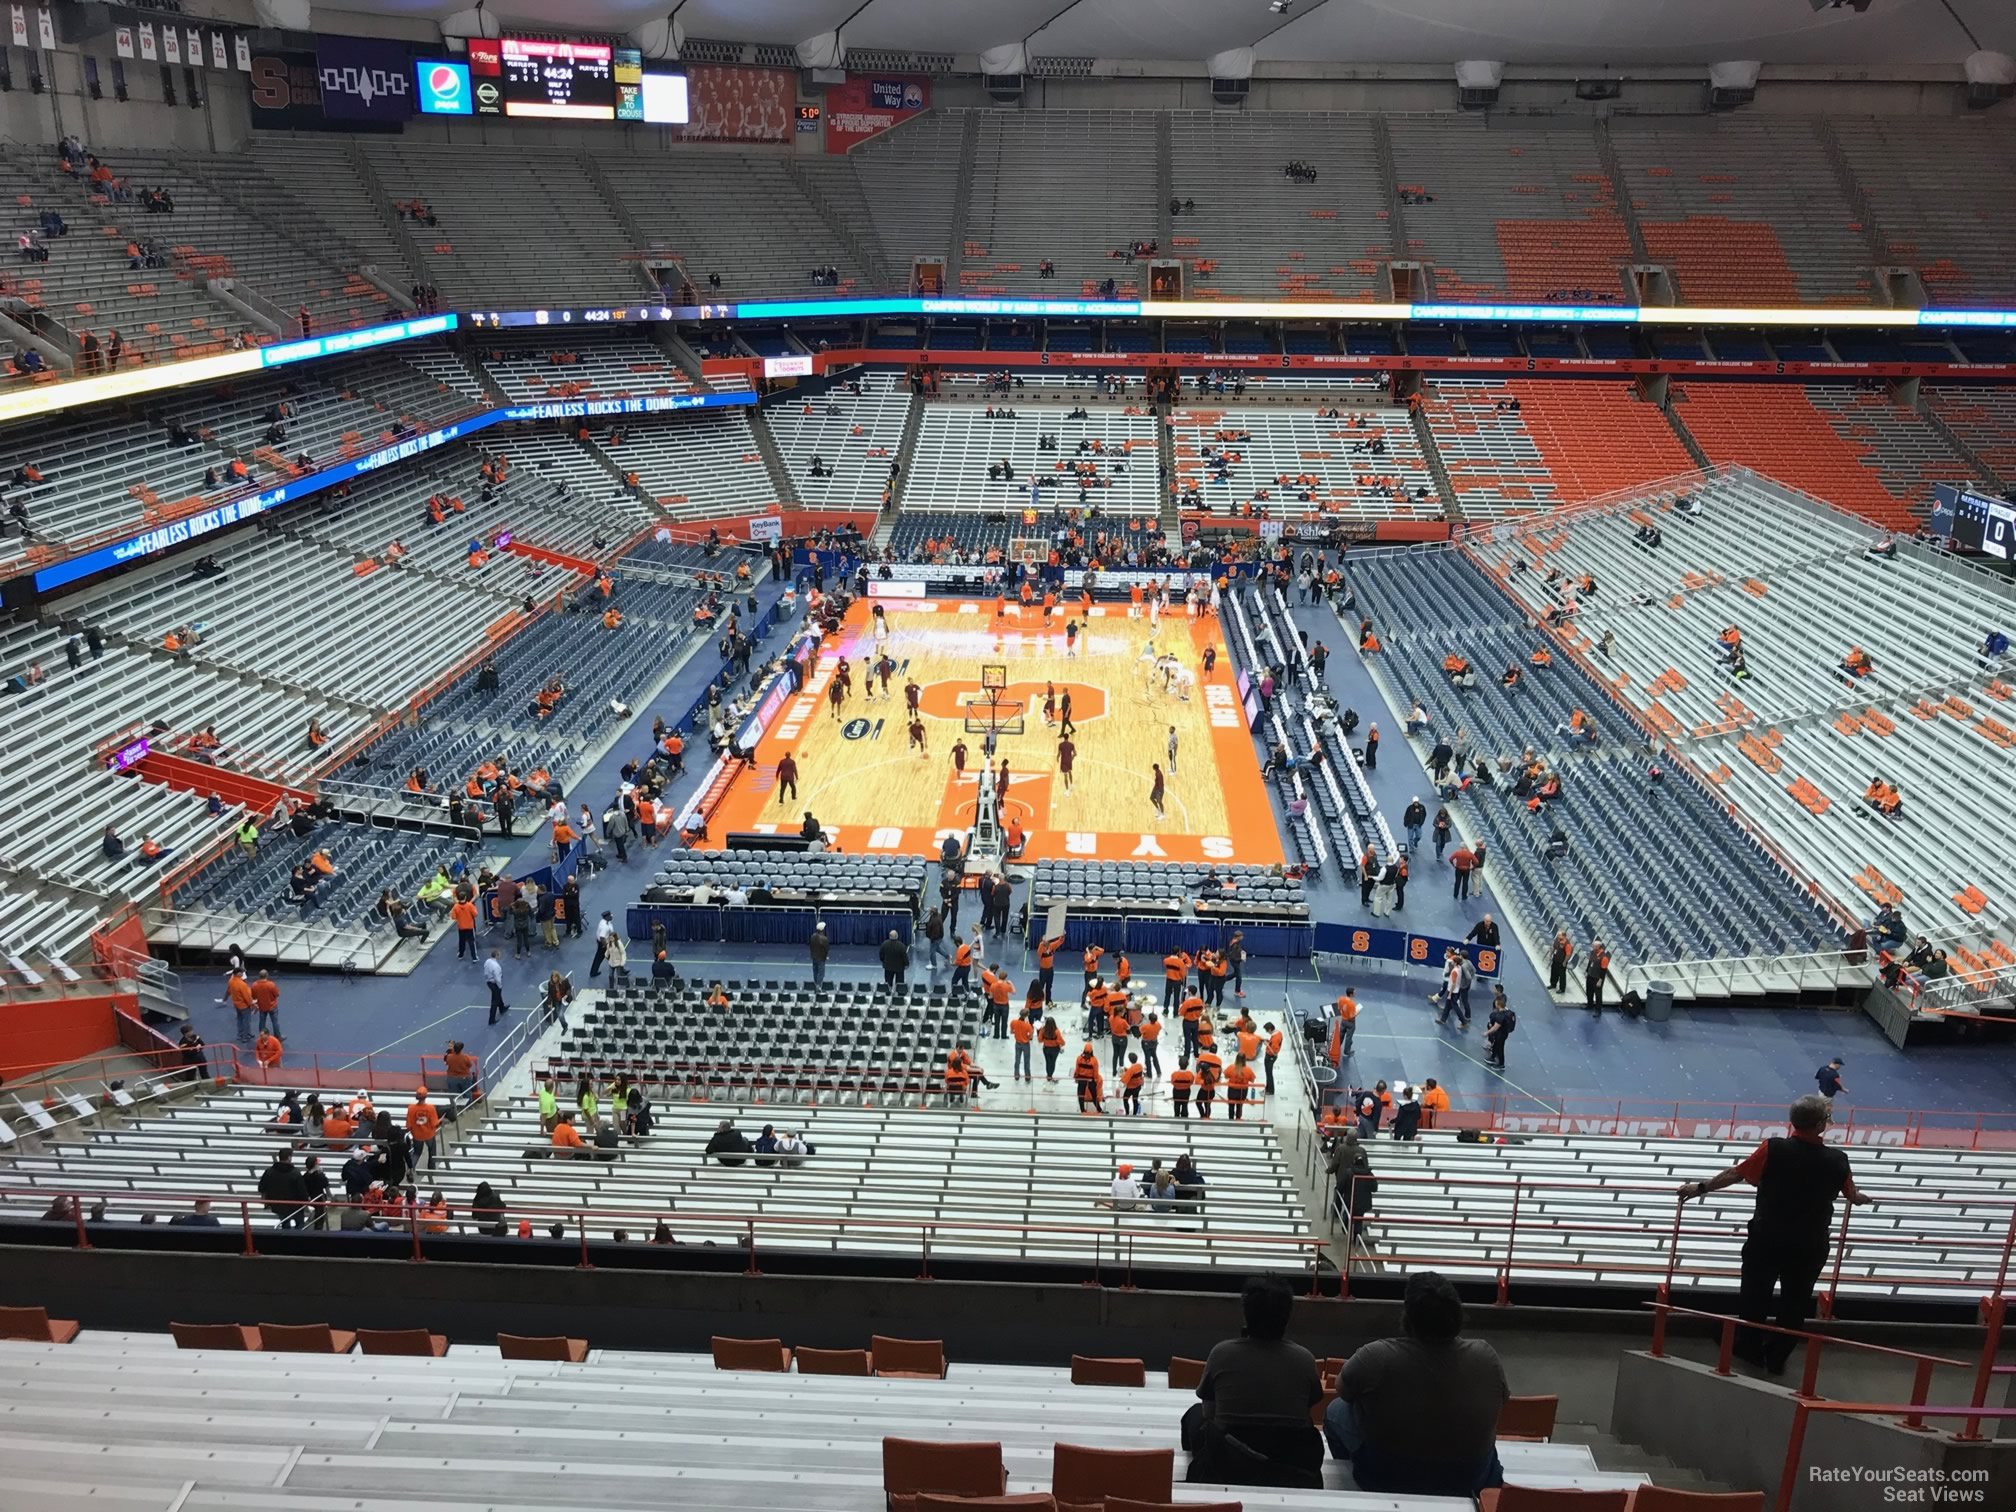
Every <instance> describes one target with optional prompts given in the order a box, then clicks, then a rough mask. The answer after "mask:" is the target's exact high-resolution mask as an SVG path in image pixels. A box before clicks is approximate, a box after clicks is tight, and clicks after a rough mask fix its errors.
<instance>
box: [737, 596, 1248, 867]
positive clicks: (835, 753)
mask: <svg viewBox="0 0 2016 1512" xmlns="http://www.w3.org/2000/svg"><path fill="white" fill-rule="evenodd" d="M873 602H874V603H875V604H879V605H880V606H881V607H882V610H883V613H884V616H885V620H884V623H885V625H886V636H885V637H884V638H883V640H882V643H881V646H880V648H879V650H878V645H877V635H876V630H875V626H874V623H873V618H872V609H871V605H870V604H869V603H857V604H855V605H853V606H852V607H851V608H850V609H849V610H848V614H847V618H846V620H845V622H844V624H843V626H842V628H841V632H840V635H839V637H838V639H837V642H836V643H834V644H830V645H828V646H827V647H826V648H825V650H824V651H823V652H822V653H821V655H820V658H819V662H818V665H817V667H816V668H815V669H814V670H813V673H812V675H811V677H810V678H809V679H808V680H807V682H806V685H805V687H804V688H803V689H802V690H801V692H800V694H799V696H798V697H796V698H794V699H792V700H791V701H790V702H789V703H787V704H786V705H785V706H784V708H783V709H782V710H781V711H780V712H779V714H778V716H777V718H776V719H775V720H774V721H773V723H772V725H771V727H770V730H769V731H768V732H767V733H766V734H765V736H764V738H763V740H762V741H761V742H760V743H759V745H758V746H757V749H756V765H755V768H754V769H753V770H752V771H750V772H748V773H746V774H745V775H744V776H743V777H742V778H741V779H740V780H739V781H738V782H737V784H736V786H735V788H734V789H733V790H732V791H731V792H730V793H729V794H728V796H727V798H726V799H725V800H724V802H723V804H722V807H721V809H720V810H719V812H718V813H717V814H716V816H715V819H714V823H713V825H712V826H711V828H712V832H713V834H714V836H715V839H716V841H717V842H718V840H719V839H720V838H721V837H722V836H725V835H727V834H729V833H731V832H733V831H738V830H758V831H769V830H788V831H795V830H796V829H797V828H798V827H799V825H800V824H802V823H803V822H804V816H805V812H806V811H807V810H810V811H811V812H812V813H813V814H814V815H816V816H817V817H818V819H819V821H820V823H821V824H823V825H824V826H825V827H826V832H827V836H828V838H829V840H830V841H832V842H833V843H835V844H837V845H838V846H839V847H840V848H841V849H843V850H848V851H886V852H918V853H935V852H936V851H937V849H938V846H939V844H940V840H941V837H942V836H943V835H944V834H945V833H947V832H948V831H958V832H961V833H964V831H966V830H967V829H968V828H969V827H970V826H971V825H972V823H973V813H974V803H975V800H976V798H977V789H978V772H979V768H980V765H981V763H982V762H983V761H985V760H987V756H986V754H985V752H986V750H987V748H988V745H989V743H990V741H991V742H992V744H993V746H994V748H995V754H994V758H993V759H994V762H995V764H996V766H997V767H998V765H999V763H1000V762H1001V761H1003V760H1005V761H1006V762H1007V764H1008V785H1007V790H1006V793H1005V801H1004V806H1003V809H1002V822H1003V823H1004V824H1009V823H1012V822H1013V821H1014V820H1017V819H1019V820H1020V821H1021V823H1022V826H1023V828H1024V829H1025V830H1026V831H1027V832H1028V837H1029V838H1028V845H1027V847H1026V849H1025V850H1024V852H1023V854H1024V856H1025V857H1027V858H1042V857H1054V858H1060V859H1061V858H1065V857H1070V858H1076V859H1080V860H1106V861H1120V860H1126V859H1129V858H1143V859H1148V860H1158V861H1159V860H1167V861H1230V862H1239V863H1245V864H1252V865H1271V864H1275V863H1278V862H1280V861H1281V859H1282V854H1281V842H1280V837H1279V831H1278V829H1277V827H1276V825H1275V822H1274V816H1273V813H1272V810H1271V808H1270V807H1269V804H1268V802H1267V794H1266V790H1265V787H1264V785H1263V783H1262V780H1261V776H1260V763H1259V759H1258V757H1257V756H1256V754H1255V752H1254V746H1253V741H1252V738H1251V736H1250V735H1249V734H1248V733H1247V729H1246V722H1245V716H1244V714H1243V713H1242V712H1241V710H1240V707H1239V696H1238V689H1237V687H1236V684H1235V681H1234V673H1233V671H1232V669H1231V668H1230V667H1229V666H1228V665H1227V663H1226V659H1225V648H1224V645H1223V644H1222V642H1221V641H1220V639H1219V626H1218V622H1217V621H1216V620H1215V619H1211V618H1203V619H1196V620H1192V619H1189V618H1187V617H1186V616H1185V615H1184V614H1182V613H1180V612H1179V613H1171V614H1165V615H1164V616H1163V617H1162V620H1161V624H1160V626H1159V627H1154V626H1151V625H1150V622H1149V620H1148V618H1147V616H1146V612H1145V611H1144V612H1143V615H1142V617H1141V618H1139V619H1132V618H1129V615H1128V611H1127V607H1126V606H1125V605H1120V604H1115V605H1097V606H1095V607H1094V608H1093V609H1092V611H1091V615H1090V618H1089V619H1088V620H1087V621H1086V622H1085V623H1084V625H1083V628H1082V629H1081V631H1080V634H1079V636H1078V643H1077V647H1076V655H1067V654H1066V649H1067V648H1066V636H1065V630H1064V627H1065V623H1066V621H1067V620H1068V619H1070V618H1073V617H1075V616H1076V615H1077V614H1078V613H1080V612H1082V611H1081V610H1079V608H1078V607H1077V606H1076V605H1075V604H1074V605H1073V606H1072V608H1071V611H1070V612H1069V613H1067V612H1066V610H1065V608H1064V607H1063V606H1061V605H1060V606H1059V607H1058V608H1057V610H1056V611H1055V612H1054V614H1053V615H1052V617H1051V620H1050V623H1049V625H1048V626H1047V628H1046V626H1045V625H1044V623H1043V614H1042V610H1041V608H1040V607H1035V606H1030V607H1026V608H1019V609H1018V608H1017V606H1015V605H1013V604H1010V605H1009V606H1008V609H1007V613H1006V614H1005V615H1003V616H1001V617H1000V618H998V619H997V617H996V615H995V601H994V600H992V599H987V600H959V599H916V600H913V599H878V600H875V601H873ZM1151 641H1152V642H1153V648H1152V650H1151V648H1150V642H1151ZM1213 645H1216V646H1217V648H1218V656H1217V663H1216V666H1215V668H1214V669H1213V670H1212V672H1211V673H1210V674H1209V675H1207V674H1206V673H1205V671H1204V653H1205V651H1206V649H1207V648H1209V647H1211V646H1213ZM884 653H886V654H887V656H888V657H889V659H890V660H891V661H892V662H893V663H894V664H895V670H894V671H893V673H892V674H891V676H890V679H889V692H888V695H887V696H886V697H885V696H883V695H882V692H881V687H880V684H879V681H878V682H877V684H876V686H875V688H874V696H872V697H871V696H869V692H868V688H867V683H868V672H869V668H870V667H871V666H872V665H873V664H874V663H875V662H876V661H877V660H878V659H879V657H880V655H882V654H884ZM843 660H844V661H845V662H846V664H847V668H848V670H849V672H850V673H851V688H850V690H849V691H848V692H847V693H846V695H845V697H844V698H843V699H842V701H841V702H840V704H839V705H838V707H837V709H836V707H835V705H834V703H833V701H832V691H831V690H832V687H833V684H834V682H835V680H836V679H837V678H839V677H840V675H841V664H842V661H843ZM913 682H914V683H915V684H916V685H917V687H918V721H919V722H920V723H921V724H922V726H923V736H924V744H923V750H922V751H921V752H920V751H919V750H918V749H917V748H916V746H915V745H913V744H912V741H911V716H910V711H909V708H908V704H907V702H906V697H905V689H906V685H908V684H910V683H913ZM1067 691H1068V693H1069V694H1070V697H1071V720H1072V724H1073V725H1074V726H1075V729H1074V730H1073V732H1072V734H1071V737H1070V738H1071V743H1072V745H1073V746H1074V747H1075V752H1074V755H1073V758H1072V761H1071V771H1070V773H1069V774H1068V776H1067V775H1066V774H1065V773H1064V772H1063V771H1062V770H1061V767H1060V757H1059V749H1058V747H1059V729H1060V727H1061V717H1060V718H1059V721H1058V723H1054V724H1053V723H1051V722H1049V721H1048V720H1046V718H1045V703H1046V700H1047V699H1048V698H1049V697H1050V696H1051V695H1052V694H1053V693H1054V695H1055V698H1056V700H1057V710H1056V712H1057V714H1058V715H1059V716H1061V712H1062V701H1063V697H1064V695H1065V693H1066V692H1067ZM1172 725H1173V726H1174V727H1175V730H1176V741H1177V756H1176V762H1175V769H1174V770H1173V771H1171V770H1170V762H1169V760H1168V747H1169V730H1170V727H1171V726H1172ZM961 742H963V743H964V745H965V758H966V759H965V767H964V770H963V772H962V771H961V770H960V769H959V768H958V767H957V765H956V764H955V761H954V746H955V745H956V744H959V743H961ZM786 751H789V752H790V753H791V754H792V755H793V757H794V758H795V759H796V761H797V764H798V794H797V798H796V800H795V801H793V800H791V799H789V798H787V797H784V796H783V795H782V794H781V793H780V792H779V790H778V787H777V780H776V772H777V763H778V761H779V759H780V758H781V757H782V756H783V755H784V754H785V752H786ZM1156 763H1160V764H1161V766H1162V768H1163V771H1164V774H1165V784H1166V790H1165V792H1164V795H1163V801H1162V806H1163V814H1162V817H1159V818H1158V817H1157V815H1156V812H1155V807H1154V805H1153V804H1152V803H1151V802H1150V792H1151V788H1152V785H1153V781H1154V774H1153V770H1152V767H1153V765H1154V764H1156Z"/></svg>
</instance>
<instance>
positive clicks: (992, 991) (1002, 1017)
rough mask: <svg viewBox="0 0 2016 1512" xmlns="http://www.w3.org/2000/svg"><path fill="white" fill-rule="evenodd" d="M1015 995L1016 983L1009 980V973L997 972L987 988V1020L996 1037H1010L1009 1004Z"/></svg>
mask: <svg viewBox="0 0 2016 1512" xmlns="http://www.w3.org/2000/svg"><path fill="white" fill-rule="evenodd" d="M983 969H984V968H983ZM1014 996H1015V984H1014V983H1013V982H1011V981H1009V980H1008V973H1007V972H1005V971H1002V972H996V973H995V974H994V980H993V985H991V986H990V987H989V988H988V989H987V1002H988V1007H987V1021H988V1023H989V1025H990V1026H991V1027H992V1029H993V1031H994V1038H996V1039H1006V1038H1007V1037H1008V1004H1009V1002H1010V1000H1011V999H1013V997H1014Z"/></svg>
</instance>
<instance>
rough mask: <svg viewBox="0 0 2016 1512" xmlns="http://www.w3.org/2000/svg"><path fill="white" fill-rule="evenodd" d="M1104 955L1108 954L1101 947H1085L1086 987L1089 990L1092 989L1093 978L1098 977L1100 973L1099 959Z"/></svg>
mask: <svg viewBox="0 0 2016 1512" xmlns="http://www.w3.org/2000/svg"><path fill="white" fill-rule="evenodd" d="M1104 954H1106V952H1105V951H1104V950H1103V949H1102V948H1101V947H1099V946H1097V945H1087V946H1086V947H1085V957H1084V959H1085V985H1086V987H1087V988H1090V987H1091V985H1092V978H1093V977H1094V976H1096V975H1098V972H1099V958H1100V957H1101V956H1103V955H1104Z"/></svg>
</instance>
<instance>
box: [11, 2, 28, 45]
mask: <svg viewBox="0 0 2016 1512" xmlns="http://www.w3.org/2000/svg"><path fill="white" fill-rule="evenodd" d="M9 9H10V10H11V11H12V12H13V14H12V15H11V16H10V17H9V19H10V20H11V21H12V22H13V23H14V31H13V37H14V45H15V46H16V47H26V46H27V45H28V7H27V6H25V5H16V6H11V7H9Z"/></svg>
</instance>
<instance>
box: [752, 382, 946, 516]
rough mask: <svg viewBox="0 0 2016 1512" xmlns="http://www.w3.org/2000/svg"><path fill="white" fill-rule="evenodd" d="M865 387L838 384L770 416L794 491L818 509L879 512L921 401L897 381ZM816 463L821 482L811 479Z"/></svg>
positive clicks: (766, 416) (780, 407) (788, 402)
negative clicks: (892, 467) (912, 411)
mask: <svg viewBox="0 0 2016 1512" xmlns="http://www.w3.org/2000/svg"><path fill="white" fill-rule="evenodd" d="M859 381H860V384H861V392H860V393H859V394H852V393H849V392H848V390H847V388H846V386H845V385H836V386H835V387H833V388H830V389H828V390H827V391H826V392H825V393H823V394H819V395H816V396H814V397H813V398H810V399H807V400H806V401H805V402H804V403H803V404H797V403H794V402H792V401H791V400H790V399H786V400H785V401H784V402H783V403H781V404H776V405H773V406H771V407H770V408H769V409H767V410H766V411H764V416H763V418H764V423H765V424H766V425H768V426H769V428H770V434H771V435H772V436H774V437H775V438H776V440H777V450H778V451H779V452H781V453H782V454H783V457H784V467H785V470H786V471H787V472H788V473H789V474H790V475H791V486H792V488H793V489H794V490H795V491H796V493H797V495H798V497H799V499H800V500H801V501H802V502H804V503H805V504H807V505H809V506H811V507H813V508H831V509H849V508H852V509H873V508H874V507H875V506H876V505H877V504H879V503H880V502H881V498H882V490H883V488H884V486H885V485H886V484H887V483H888V481H889V464H890V463H891V462H893V461H894V460H895V459H896V452H897V449H898V447H900V446H901V445H902V441H903V425H904V422H905V421H906V420H908V419H909V416H910V406H911V405H912V404H913V403H915V402H917V401H915V400H913V399H912V398H911V395H910V389H909V386H908V385H907V384H906V383H904V382H903V379H902V377H901V376H900V375H899V374H895V373H865V374H862V375H861V376H860V380H859ZM814 457H817V458H818V459H819V460H820V463H821V465H822V470H823V472H824V474H825V475H824V476H823V477H816V478H815V477H814V476H813V475H812V459H813V458H814Z"/></svg>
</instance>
